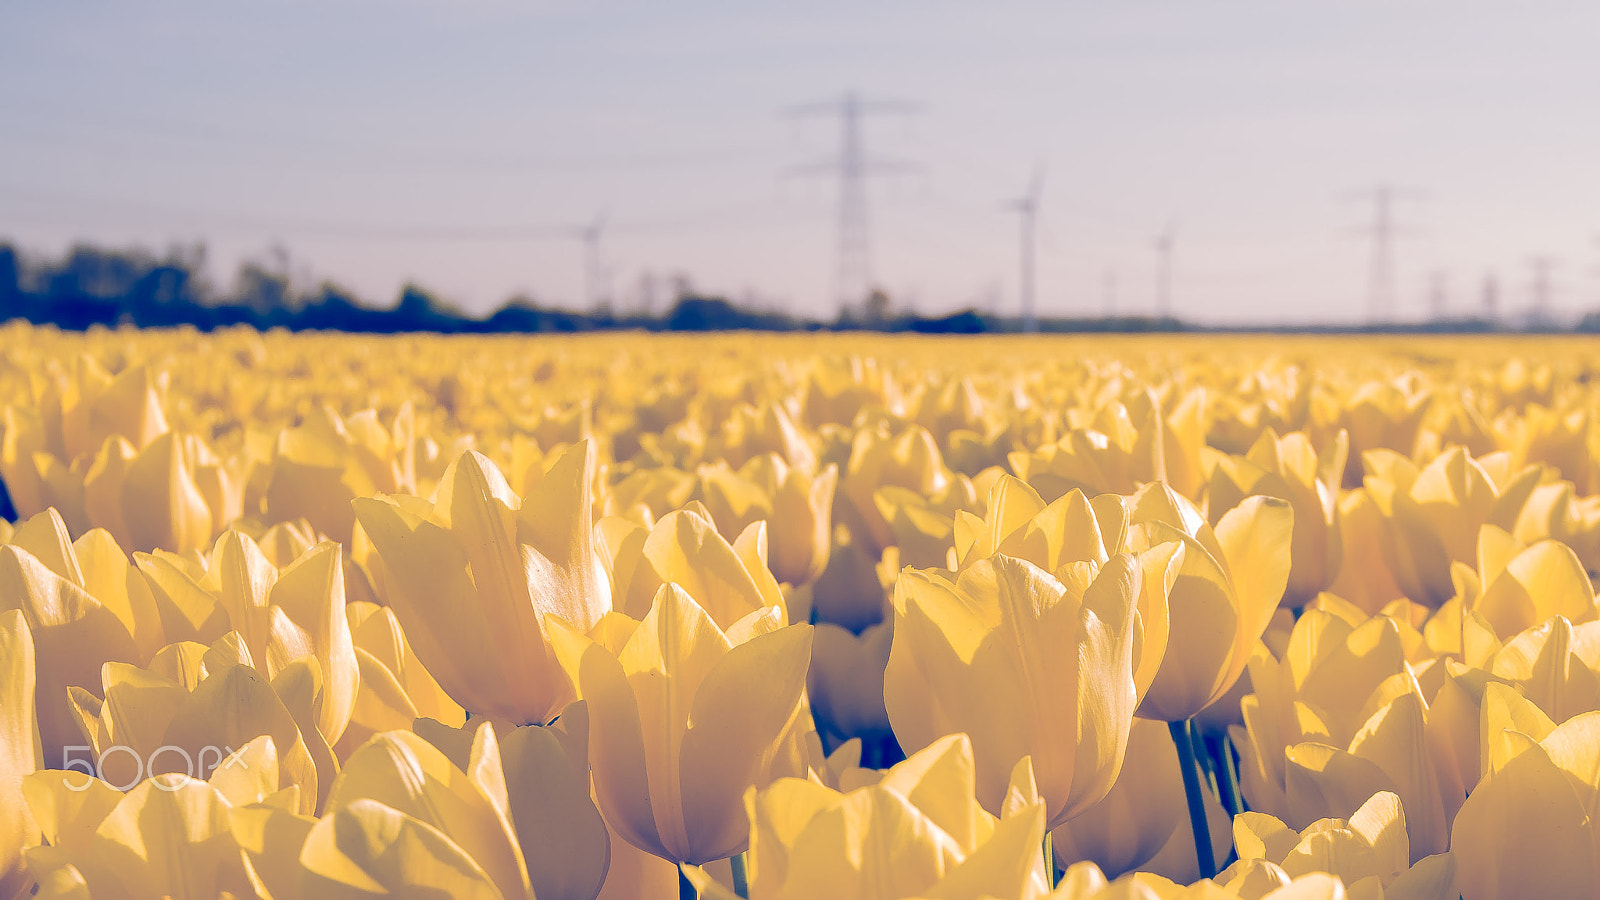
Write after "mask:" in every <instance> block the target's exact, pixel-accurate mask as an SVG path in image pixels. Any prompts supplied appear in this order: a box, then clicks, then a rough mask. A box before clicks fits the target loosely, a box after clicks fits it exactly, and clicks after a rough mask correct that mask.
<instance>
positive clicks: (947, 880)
mask: <svg viewBox="0 0 1600 900" xmlns="http://www.w3.org/2000/svg"><path fill="white" fill-rule="evenodd" d="M975 785H976V771H975V765H974V763H973V750H972V746H971V743H970V742H969V741H968V740H967V738H966V736H965V735H959V734H958V735H951V736H949V737H945V738H941V739H940V740H938V741H937V742H935V743H933V744H931V745H929V746H928V747H926V748H924V749H922V750H921V751H920V752H918V753H915V754H912V755H911V756H910V757H909V758H907V759H906V760H905V761H904V762H902V763H900V764H898V765H896V766H894V767H893V768H892V769H890V770H888V771H887V772H886V773H883V775H882V778H881V780H879V781H877V782H876V783H873V784H870V785H867V786H864V787H859V788H857V789H855V790H852V791H849V792H846V793H841V792H839V791H835V790H832V789H830V788H827V787H824V786H822V785H820V784H818V783H816V782H814V781H805V780H801V779H795V778H785V779H780V780H779V781H777V782H775V783H773V784H772V785H771V786H770V787H767V788H764V789H760V790H755V789H753V790H751V791H750V793H749V794H747V795H746V799H745V805H746V806H747V807H748V808H749V811H750V822H751V825H750V854H749V859H750V865H749V873H750V883H749V888H750V890H749V896H750V897H751V900H787V898H811V897H851V898H859V900H899V898H914V897H945V898H949V900H979V898H983V897H1004V898H1017V900H1038V898H1042V897H1044V896H1045V894H1046V893H1047V892H1048V887H1047V885H1046V883H1045V872H1044V864H1043V857H1042V856H1041V854H1040V852H1039V844H1040V841H1042V840H1043V838H1044V804H1043V803H1042V802H1041V801H1040V800H1039V798H1038V795H1037V794H1036V793H1034V792H1033V790H1032V784H1031V779H1030V778H1029V773H1028V767H1027V761H1026V759H1024V760H1023V761H1022V762H1021V763H1020V764H1019V765H1018V766H1017V772H1016V773H1014V775H1013V778H1012V782H1011V786H1010V788H1009V790H1008V792H1007V794H1008V797H1007V801H1006V805H1005V809H1004V814H1003V816H1002V817H999V818H997V817H995V816H992V815H990V814H989V813H987V812H985V811H984V809H983V808H982V807H981V806H980V805H979V804H978V803H977V802H976V801H975V800H974V799H973V790H974V787H975ZM687 874H688V876H689V878H690V880H691V881H693V882H695V884H696V886H697V887H698V888H699V890H700V891H701V894H702V896H703V897H706V898H708V900H732V897H733V896H734V895H733V894H732V892H730V891H727V890H726V889H724V888H722V887H721V885H718V884H716V883H715V882H714V881H712V880H711V879H710V877H709V876H708V875H707V874H706V873H705V872H704V871H703V870H696V869H687Z"/></svg>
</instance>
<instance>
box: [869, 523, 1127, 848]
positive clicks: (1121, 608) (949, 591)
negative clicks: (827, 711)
mask: <svg viewBox="0 0 1600 900" xmlns="http://www.w3.org/2000/svg"><path fill="white" fill-rule="evenodd" d="M1067 572H1068V576H1067V577H1068V580H1067V582H1065V583H1063V582H1062V581H1059V580H1057V579H1056V578H1055V577H1054V576H1052V575H1051V574H1049V573H1047V572H1045V571H1043V570H1041V569H1040V568H1039V567H1038V566H1035V565H1034V564H1032V563H1029V562H1025V561H1022V560H1017V559H1012V558H1010V557H1007V556H1004V555H997V556H995V557H994V558H993V559H992V560H990V561H988V562H984V563H979V564H976V565H974V566H972V567H970V568H968V569H966V570H964V571H963V572H962V573H961V574H960V575H959V576H957V577H955V578H954V579H951V578H947V577H946V576H944V575H941V574H940V573H938V572H935V571H919V570H915V569H907V570H906V571H905V572H903V573H902V574H901V576H900V581H899V583H898V584H897V585H896V587H895V596H894V641H893V646H892V648H891V649H890V652H889V663H888V667H887V670H886V671H885V673H884V705H885V706H886V708H887V710H888V713H889V721H890V723H891V724H892V725H893V726H894V733H895V736H896V737H897V738H899V741H900V745H901V746H902V747H903V748H905V749H906V750H907V751H908V752H914V751H916V750H920V749H921V748H923V747H926V746H928V745H929V744H932V743H933V742H934V741H935V740H936V739H937V738H939V737H940V736H942V735H946V734H953V733H957V732H965V733H967V734H969V735H971V737H972V744H973V750H974V753H975V755H976V759H977V767H978V798H979V799H980V801H982V803H983V805H984V807H985V808H987V809H989V810H991V811H994V810H998V809H999V808H1000V805H1001V803H1002V802H1003V800H1004V796H1005V788H1006V783H1007V779H1008V778H1009V777H1010V775H1011V771H1012V769H1013V768H1014V767H1015V766H1016V765H1017V762H1018V761H1019V760H1021V759H1022V758H1023V757H1024V756H1031V757H1032V759H1033V768H1034V772H1035V773H1036V775H1037V777H1038V784H1039V793H1040V795H1041V796H1042V797H1043V798H1044V800H1045V803H1046V808H1047V811H1048V822H1049V825H1050V827H1054V826H1056V825H1059V824H1061V823H1062V822H1064V821H1066V820H1067V819H1069V818H1071V817H1072V816H1074V815H1076V814H1078V813H1080V812H1082V811H1083V810H1085V809H1087V808H1089V807H1090V806H1092V805H1093V804H1094V803H1096V802H1097V801H1099V800H1100V799H1101V798H1102V797H1104V796H1105V795H1106V793H1107V791H1109V790H1110V789H1111V785H1112V782H1114V781H1115V780H1116V777H1117V772H1118V771H1119V770H1120V769H1121V767H1122V758H1123V754H1124V752H1125V751H1126V748H1127V742H1128V729H1129V728H1130V727H1131V725H1132V718H1133V711H1134V707H1135V706H1136V705H1137V703H1138V697H1137V689H1136V687H1135V683H1134V670H1135V668H1136V666H1137V664H1138V659H1137V654H1138V650H1137V649H1136V647H1137V645H1136V643H1135V635H1136V633H1137V631H1138V628H1139V625H1138V613H1137V611H1136V602H1137V599H1138V597H1139V588H1140V578H1141V573H1140V570H1139V567H1138V565H1137V563H1136V562H1135V561H1134V559H1133V557H1131V556H1128V555H1126V554H1120V553H1119V554H1117V555H1115V556H1113V557H1111V558H1110V560H1108V561H1107V562H1105V563H1104V564H1103V565H1095V564H1094V563H1092V562H1085V563H1081V564H1078V565H1077V566H1073V567H1070V568H1069V569H1068V570H1067Z"/></svg>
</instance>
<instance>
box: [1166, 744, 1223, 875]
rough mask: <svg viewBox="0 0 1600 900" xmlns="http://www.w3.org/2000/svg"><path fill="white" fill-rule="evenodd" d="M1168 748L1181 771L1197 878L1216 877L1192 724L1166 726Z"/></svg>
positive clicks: (1214, 859)
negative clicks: (1169, 738)
mask: <svg viewBox="0 0 1600 900" xmlns="http://www.w3.org/2000/svg"><path fill="white" fill-rule="evenodd" d="M1167 729H1168V730H1169V731H1170V732H1171V733H1172V744H1173V746H1175V747H1177V748H1178V767H1179V768H1180V769H1182V770H1183V793H1184V796H1185V797H1187V798H1188V800H1189V825H1190V827H1191V828H1192V829H1193V831H1194V858H1195V862H1196V863H1197V864H1198V865H1199V867H1200V877H1201V878H1210V877H1212V876H1213V875H1216V874H1217V861H1216V858H1215V857H1214V856H1212V854H1211V827H1210V825H1209V823H1207V821H1206V800H1205V797H1204V796H1203V795H1202V794H1201V793H1200V792H1201V790H1202V789H1201V787H1200V763H1199V760H1197V759H1195V755H1194V737H1193V734H1194V724H1193V722H1192V721H1191V720H1189V719H1184V720H1183V721H1181V722H1168V723H1167Z"/></svg>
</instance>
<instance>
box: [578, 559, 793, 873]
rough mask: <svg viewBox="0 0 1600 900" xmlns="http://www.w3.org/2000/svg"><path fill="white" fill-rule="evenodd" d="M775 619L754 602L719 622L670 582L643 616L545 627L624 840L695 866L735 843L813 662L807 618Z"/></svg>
mask: <svg viewBox="0 0 1600 900" xmlns="http://www.w3.org/2000/svg"><path fill="white" fill-rule="evenodd" d="M782 623H783V612H782V610H781V609H779V608H777V607H763V608H760V609H757V610H755V611H754V612H752V613H750V614H749V615H747V616H745V617H744V618H742V619H740V620H738V621H736V622H734V623H733V624H732V625H731V626H730V627H729V628H727V629H726V630H724V629H722V628H721V627H719V626H718V625H717V623H716V622H715V621H714V620H713V619H712V617H711V616H710V615H709V614H708V613H707V611H706V610H705V609H704V608H703V607H702V606H701V605H700V604H699V603H698V602H696V600H695V599H694V598H693V597H692V596H690V595H689V594H688V593H686V592H685V591H684V590H683V589H682V588H680V587H679V586H678V585H677V584H675V583H668V584H664V585H662V587H661V588H660V590H658V591H657V593H656V597H655V601H654V603H652V604H651V607H650V611H649V613H648V614H647V615H646V616H645V617H644V620H643V621H641V622H638V623H633V622H632V620H628V619H626V617H618V618H614V619H612V620H611V621H610V623H609V624H608V623H602V628H601V629H597V631H596V635H595V638H590V637H585V636H584V635H583V634H581V633H580V632H578V631H576V630H574V629H572V628H569V627H567V626H566V625H564V624H563V623H559V622H557V623H556V624H555V625H554V626H553V627H552V636H553V638H554V644H555V648H556V652H557V655H558V656H559V657H560V659H561V662H562V664H563V665H564V666H566V667H567V670H568V671H570V672H571V673H572V675H573V678H574V680H575V681H576V682H577V684H578V686H579V689H580V691H581V693H582V696H583V699H584V700H586V701H587V702H588V704H589V712H590V716H591V717H592V718H591V727H590V747H589V754H590V764H591V765H592V766H593V769H594V782H595V796H596V798H597V799H598V801H599V805H600V809H601V811H602V813H604V815H605V817H606V821H607V822H608V823H610V825H611V827H612V828H614V829H616V831H617V833H618V834H619V835H621V836H622V837H623V838H624V839H625V840H627V841H628V842H629V843H631V844H633V845H634V846H636V847H638V848H640V849H642V850H647V851H649V852H650V853H653V854H655V855H657V856H659V857H661V858H663V859H668V860H672V861H673V862H678V863H691V864H696V865H698V864H701V863H705V862H709V861H711V860H715V859H722V858H724V857H727V856H731V855H733V854H734V853H738V852H740V851H741V850H743V849H744V847H745V844H746V842H747V840H748V820H747V819H746V816H745V811H744V809H743V808H742V806H741V803H740V798H741V796H742V795H743V793H744V791H745V789H747V788H749V787H752V786H758V785H762V784H765V783H767V781H769V780H770V779H771V777H772V775H773V771H772V769H773V765H774V759H775V757H776V755H777V754H778V752H779V746H780V743H781V742H782V741H783V740H784V739H785V737H786V734H787V733H788V731H789V730H790V728H791V724H792V723H793V722H794V721H795V719H796V717H797V716H798V715H800V713H801V710H802V698H803V694H804V689H805V678H806V670H807V667H808V666H809V663H810V658H811V626H809V625H790V626H784V625H783V624H782Z"/></svg>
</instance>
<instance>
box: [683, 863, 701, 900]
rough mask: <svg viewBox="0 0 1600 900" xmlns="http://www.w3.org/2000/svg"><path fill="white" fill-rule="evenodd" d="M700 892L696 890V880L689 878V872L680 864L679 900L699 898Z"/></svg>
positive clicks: (695, 899)
mask: <svg viewBox="0 0 1600 900" xmlns="http://www.w3.org/2000/svg"><path fill="white" fill-rule="evenodd" d="M699 898H700V892H699V891H697V890H695V887H694V882H692V881H690V880H689V875H688V873H686V872H684V871H683V866H681V865H680V866H678V900H699Z"/></svg>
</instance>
